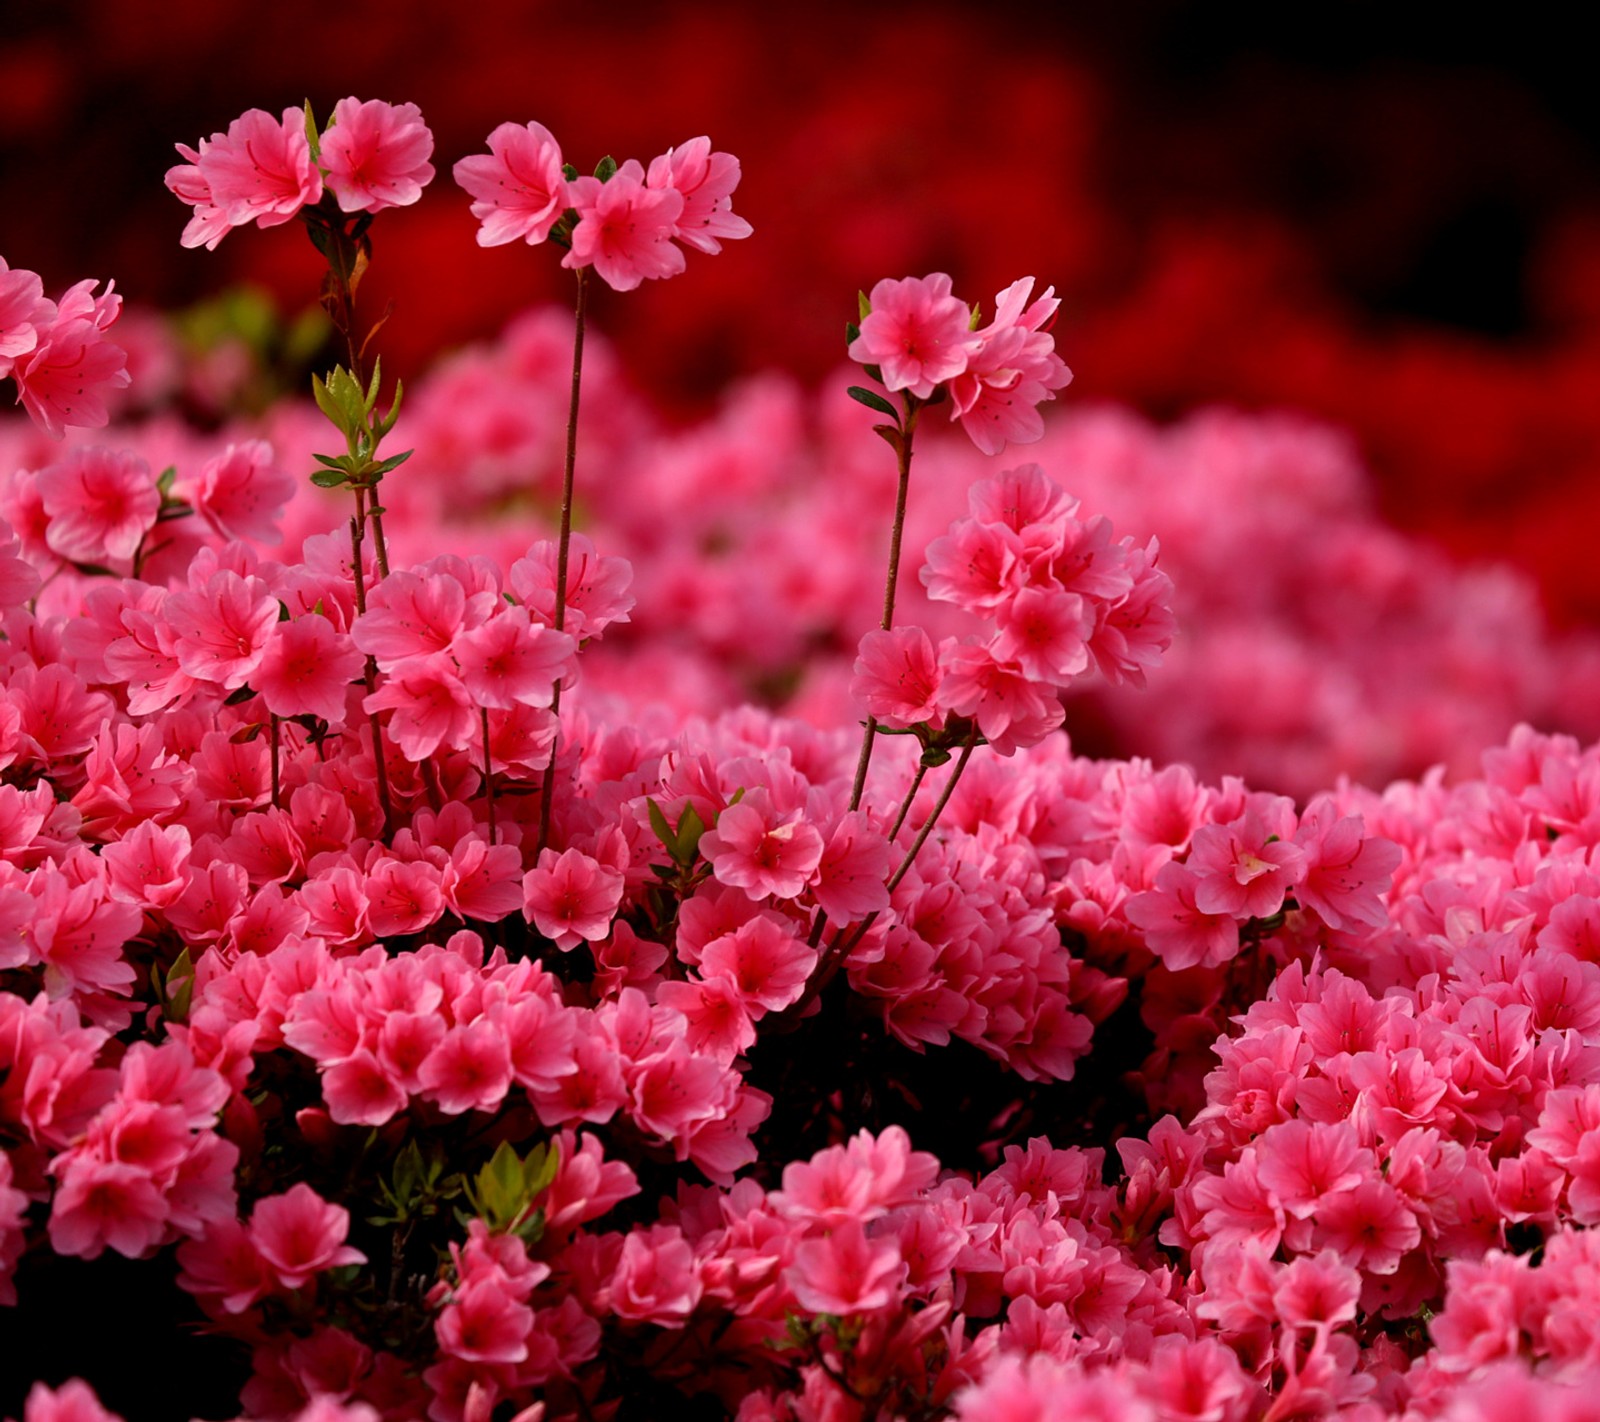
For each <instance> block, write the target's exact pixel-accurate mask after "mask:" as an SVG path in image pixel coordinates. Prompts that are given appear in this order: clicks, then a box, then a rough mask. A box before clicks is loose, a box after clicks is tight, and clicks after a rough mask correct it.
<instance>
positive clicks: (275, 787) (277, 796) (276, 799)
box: [268, 716, 283, 810]
mask: <svg viewBox="0 0 1600 1422" xmlns="http://www.w3.org/2000/svg"><path fill="white" fill-rule="evenodd" d="M268 734H269V736H270V737H271V745H272V808H273V809H274V810H281V809H282V808H283V805H282V789H283V787H282V782H281V780H280V778H279V769H278V760H279V752H278V718H277V717H276V716H273V717H272V719H271V722H270V724H269V728H268Z"/></svg>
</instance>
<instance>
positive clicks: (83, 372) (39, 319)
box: [0, 257, 129, 439]
mask: <svg viewBox="0 0 1600 1422" xmlns="http://www.w3.org/2000/svg"><path fill="white" fill-rule="evenodd" d="M94 288H95V283H94V282H93V281H80V282H79V283H78V284H77V285H76V286H74V287H73V288H72V289H71V290H70V291H68V292H67V293H66V295H65V296H63V297H62V298H61V300H60V301H51V300H50V299H49V298H48V297H46V296H45V294H44V287H43V285H42V283H41V282H40V280H39V277H38V275H37V274H36V273H34V272H30V271H24V270H23V269H22V268H20V267H10V266H7V265H6V261H5V258H4V257H0V380H4V379H6V378H7V377H8V376H9V377H10V379H11V382H12V383H13V384H14V385H15V386H16V387H17V399H18V401H19V402H20V403H21V404H22V406H23V408H24V409H26V410H27V412H28V414H29V415H30V416H32V418H33V420H34V422H35V423H36V424H37V425H38V426H39V427H40V428H41V429H42V430H44V431H45V433H46V434H49V435H52V436H54V437H55V438H57V439H59V438H60V437H61V435H62V434H63V433H64V432H65V428H66V426H68V425H78V426H82V427H87V428H96V427H98V426H100V425H104V424H105V423H106V422H107V420H108V419H109V418H110V416H109V413H108V411H107V408H106V398H107V396H108V395H109V394H110V393H111V392H112V391H115V390H121V389H123V388H124V387H125V386H126V385H127V384H128V380H129V376H128V371H127V364H128V357H127V353H126V352H125V351H124V350H123V349H122V347H121V346H119V345H117V344H116V343H115V342H113V341H112V340H110V339H109V338H108V337H107V336H106V329H107V327H109V326H110V325H111V324H112V323H113V322H114V321H115V320H116V319H117V316H118V315H119V314H120V313H121V310H122V298H121V297H120V296H118V295H117V294H116V293H115V292H114V291H113V290H112V289H111V284H110V283H107V285H106V289H105V290H104V291H103V292H101V293H100V294H99V295H98V296H96V295H95V291H94Z"/></svg>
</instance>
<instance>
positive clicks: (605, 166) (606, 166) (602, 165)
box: [594, 153, 617, 183]
mask: <svg viewBox="0 0 1600 1422" xmlns="http://www.w3.org/2000/svg"><path fill="white" fill-rule="evenodd" d="M616 171H617V160H616V159H615V158H613V157H612V156H611V155H610V154H609V153H607V154H606V156H605V157H604V158H602V159H601V160H600V161H599V162H598V163H596V164H595V168H594V175H595V177H597V178H599V179H600V181H601V182H602V183H609V182H610V181H611V178H612V175H613V174H614V173H615V172H616Z"/></svg>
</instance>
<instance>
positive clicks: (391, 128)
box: [166, 98, 433, 250]
mask: <svg viewBox="0 0 1600 1422" xmlns="http://www.w3.org/2000/svg"><path fill="white" fill-rule="evenodd" d="M177 148H178V152H179V154H180V155H181V156H182V157H183V158H184V160H185V161H184V162H183V163H180V164H178V165H177V166H176V167H173V168H169V169H168V170H167V177H166V183H167V187H168V188H169V189H170V190H171V191H172V192H173V193H174V194H175V195H176V196H177V197H179V198H181V199H182V200H183V201H184V202H186V203H188V204H189V206H190V207H192V208H194V216H193V217H192V218H190V219H189V224H188V226H187V227H185V228H184V229H183V245H184V246H185V247H207V248H210V249H213V250H214V249H215V248H216V246H217V244H218V243H219V242H221V241H222V239H223V238H224V237H226V236H227V235H228V233H230V232H232V231H233V229H234V228H236V227H244V226H246V225H247V224H249V223H252V222H254V223H255V224H256V225H257V226H260V227H277V226H279V225H281V224H282V223H285V222H288V221H289V220H290V219H291V218H293V217H296V216H298V215H299V214H300V212H301V211H302V210H303V209H304V208H307V207H310V206H314V205H315V204H316V203H318V202H319V201H320V200H321V198H322V195H323V191H324V189H325V188H326V190H327V191H328V192H330V193H332V194H333V197H334V199H335V200H336V202H337V203H338V209H339V211H340V212H341V213H354V212H366V213H373V212H381V211H383V210H384V209H385V208H391V207H406V206H408V205H410V204H411V203H414V202H416V200H417V199H418V198H419V197H421V196H422V189H423V188H424V187H426V186H427V185H428V184H429V183H431V182H432V181H433V164H432V163H430V162H429V161H428V159H429V158H430V157H431V156H432V154H433V134H432V133H430V132H429V131H428V126H427V125H426V124H425V123H423V121H422V112H421V110H420V109H418V108H417V106H416V105H415V104H387V103H384V102H383V101H382V100H380V99H367V100H361V99H355V98H347V99H340V100H339V102H338V104H337V105H335V106H334V110H333V117H332V119H331V121H330V122H329V125H328V128H327V129H326V130H325V131H324V132H323V134H322V135H321V137H320V139H318V138H317V137H316V136H315V134H314V132H313V131H312V129H311V127H310V120H309V116H308V113H307V111H306V110H303V109H299V108H287V109H285V110H284V111H283V116H282V118H274V117H273V116H272V115H271V114H269V113H267V112H266V110H264V109H250V110H249V111H247V112H246V113H243V114H241V115H240V116H239V117H238V118H236V119H234V121H233V122H232V123H230V124H229V125H228V131H227V132H226V133H214V134H212V135H211V137H210V138H202V139H201V140H200V146H199V147H198V148H197V149H196V148H190V147H189V146H188V145H187V144H183V143H180V144H178V145H177Z"/></svg>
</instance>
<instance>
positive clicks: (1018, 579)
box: [851, 464, 1173, 755]
mask: <svg viewBox="0 0 1600 1422" xmlns="http://www.w3.org/2000/svg"><path fill="white" fill-rule="evenodd" d="M970 498H971V505H972V514H971V517H969V518H965V519H961V520H959V521H957V522H956V523H955V524H953V525H952V526H951V529H950V532H949V533H948V534H946V535H945V536H944V537H943V538H938V539H935V540H934V541H933V542H932V543H930V544H929V545H928V552H927V562H926V563H925V564H924V566H923V568H922V573H921V579H922V583H923V585H924V586H925V587H926V588H927V589H928V596H929V597H930V598H932V599H933V600H934V601H936V602H947V603H952V604H954V605H955V606H957V607H960V608H962V609H963V610H964V611H966V612H969V613H971V614H973V615H974V616H976V617H980V618H982V619H984V620H985V621H992V623H993V625H994V630H993V631H992V632H991V633H989V634H988V636H987V637H983V638H980V637H977V636H968V637H965V638H962V639H959V640H958V639H957V638H955V637H947V638H945V639H944V641H943V642H942V643H941V644H940V645H939V647H938V648H937V649H935V647H934V645H933V642H932V640H931V639H930V638H929V636H928V634H927V633H926V632H925V631H924V630H923V629H922V628H920V627H916V626H907V627H897V628H894V629H891V630H889V631H878V632H869V633H868V634H867V635H866V636H865V637H864V638H863V639H862V641H861V653H860V657H859V658H858V660H857V661H856V667H855V671H856V675H855V680H854V681H853V682H852V683H851V690H852V691H853V692H854V694H855V695H856V696H857V698H859V699H860V700H861V701H862V702H863V703H864V704H865V705H866V707H867V710H868V712H869V713H870V714H871V715H873V716H875V717H877V718H878V719H879V720H880V721H882V722H883V723H884V724H886V725H888V726H891V727H901V728H906V727H912V726H917V725H923V726H926V727H928V728H929V729H932V730H937V729H939V728H940V727H941V726H942V724H943V721H944V718H945V717H946V716H958V717H963V718H968V719H970V720H972V721H973V722H974V723H975V724H976V725H977V727H978V730H979V731H980V732H981V734H982V735H983V737H984V739H985V740H986V741H987V742H988V743H989V744H990V745H992V746H994V747H995V749H996V750H997V751H998V752H999V753H1000V754H1001V755H1009V754H1011V753H1012V752H1013V751H1015V750H1016V749H1018V748H1019V747H1021V746H1029V745H1037V744H1038V742H1039V741H1041V740H1043V739H1044V737H1045V736H1047V735H1048V734H1050V732H1052V731H1054V730H1055V729H1056V728H1057V727H1059V726H1060V724H1061V721H1062V717H1063V714H1064V713H1063V711H1062V707H1061V703H1060V701H1059V699H1057V697H1056V695H1055V693H1056V691H1058V690H1061V689H1064V688H1066V687H1067V686H1070V685H1071V684H1072V683H1073V682H1074V681H1076V680H1077V679H1078V678H1079V677H1081V676H1083V675H1084V674H1085V673H1086V672H1088V671H1089V669H1090V666H1091V664H1092V665H1093V666H1094V667H1095V668H1096V669H1098V670H1099V672H1100V673H1101V674H1102V675H1103V676H1104V677H1105V678H1106V680H1108V681H1110V682H1112V683H1113V684H1114V683H1117V682H1121V681H1124V680H1128V681H1134V682H1136V683H1139V684H1141V685H1142V684H1143V681H1144V674H1145V671H1146V670H1147V669H1148V668H1151V667H1153V666H1154V665H1155V664H1156V663H1157V661H1158V660H1159V659H1160V656H1161V653H1162V652H1163V651H1164V650H1165V649H1166V648H1167V647H1168V646H1169V645H1170V644H1171V641H1172V625H1173V624H1172V611H1171V607H1170V599H1171V592H1172V583H1171V580H1170V579H1169V578H1168V577H1167V576H1166V574H1165V573H1162V572H1161V571H1159V570H1158V569H1157V568H1156V566H1155V563H1156V551H1157V550H1156V545H1155V543H1154V541H1153V540H1152V541H1151V542H1150V543H1149V544H1148V545H1147V546H1145V547H1144V548H1136V547H1134V545H1133V541H1132V539H1129V538H1123V539H1121V540H1119V541H1116V542H1113V541H1112V537H1111V523H1110V520H1109V519H1107V518H1105V517H1104V516H1103V515H1102V516H1098V517H1095V518H1091V519H1081V518H1079V517H1078V511H1079V504H1078V501H1077V500H1076V499H1073V498H1070V497H1069V496H1068V495H1067V494H1066V493H1065V492H1064V491H1063V490H1062V489H1061V488H1060V486H1059V485H1057V484H1055V483H1054V482H1053V481H1052V480H1051V479H1049V478H1048V477H1047V476H1046V475H1045V474H1044V472H1043V471H1042V470H1041V469H1040V468H1039V467H1038V466H1037V465H1034V464H1029V465H1024V466H1022V467H1021V468H1019V469H1012V470H1008V471H1007V472H1005V473H1003V474H1000V475H997V476H995V477H993V478H990V479H985V480H982V481H981V482H979V483H978V484H976V485H975V486H974V487H973V489H972V492H971V495H970Z"/></svg>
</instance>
